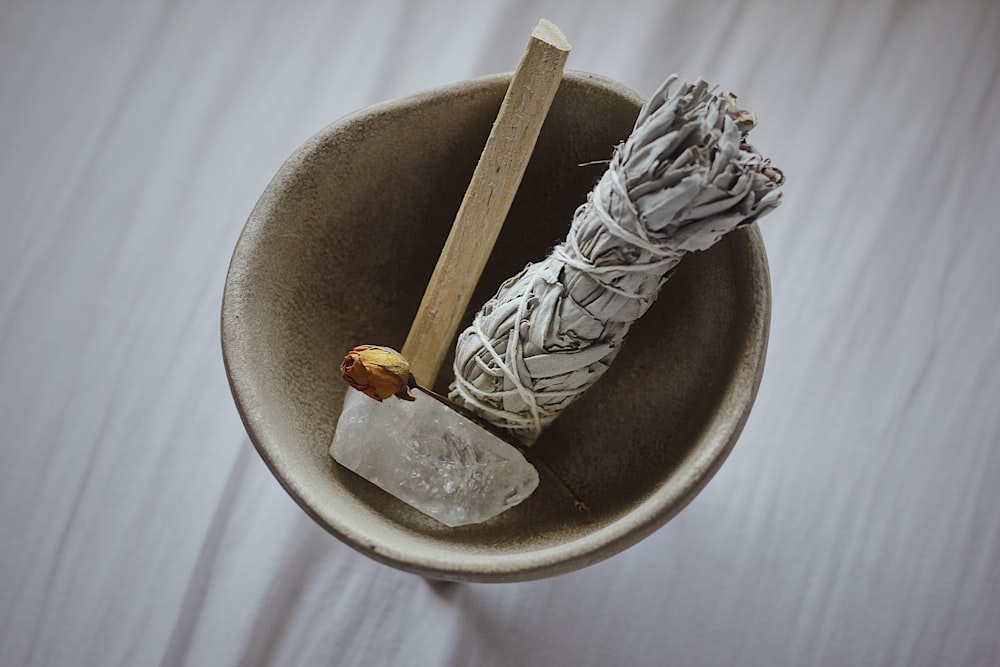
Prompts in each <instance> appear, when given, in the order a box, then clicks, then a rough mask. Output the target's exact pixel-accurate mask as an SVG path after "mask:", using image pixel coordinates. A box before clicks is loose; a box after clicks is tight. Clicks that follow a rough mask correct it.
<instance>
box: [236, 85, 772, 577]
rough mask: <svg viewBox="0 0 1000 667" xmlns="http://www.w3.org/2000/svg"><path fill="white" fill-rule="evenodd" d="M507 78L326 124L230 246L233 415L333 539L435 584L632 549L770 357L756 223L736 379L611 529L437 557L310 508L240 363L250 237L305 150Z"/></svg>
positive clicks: (683, 487)
mask: <svg viewBox="0 0 1000 667" xmlns="http://www.w3.org/2000/svg"><path fill="white" fill-rule="evenodd" d="M511 76H512V73H509V72H508V73H502V74H492V75H488V76H483V77H477V78H474V79H469V80H466V81H461V82H458V83H453V84H449V85H445V86H439V87H436V88H432V89H430V90H426V91H423V92H418V93H415V94H411V95H406V96H403V97H399V98H396V99H392V100H387V101H384V102H379V103H377V104H374V105H371V106H368V107H365V108H363V109H360V110H358V111H355V112H353V113H351V114H348V115H346V116H344V117H342V118H340V119H338V120H336V121H334V122H333V123H331V124H329V125H327V126H326V127H324V128H322V129H321V130H319V131H318V132H316V133H315V134H313V135H312V136H311V137H309V138H308V139H307V140H306V141H305V142H303V143H302V144H301V145H300V146H299V147H298V148H296V149H295V150H294V151H293V152H292V154H291V155H290V156H289V157H288V159H287V160H286V161H285V162H284V163H283V164H282V165H281V167H280V168H279V170H278V172H277V173H276V174H275V176H274V177H273V178H272V179H271V181H270V182H269V183H268V185H267V187H266V188H265V190H264V192H263V193H262V194H261V196H260V198H259V199H258V201H257V203H256V204H255V205H254V208H253V210H252V211H251V213H250V215H249V217H248V219H247V221H246V223H245V225H244V227H243V229H242V231H241V233H240V235H239V238H238V240H237V242H236V246H235V248H234V251H233V254H232V258H231V260H230V264H229V269H228V271H227V274H226V280H225V286H224V290H223V298H222V310H221V322H220V324H221V343H222V356H223V363H224V366H225V370H226V376H227V379H228V382H229V386H230V390H231V392H232V394H233V399H234V401H235V403H236V407H237V411H238V412H239V415H240V418H241V420H242V421H243V424H244V427H245V428H246V431H247V434H248V436H249V438H250V440H251V442H252V443H253V445H254V447H255V449H256V450H257V452H258V454H259V455H260V456H261V458H262V459H263V460H264V462H265V464H266V465H267V467H268V468H269V469H270V471H271V473H272V474H273V475H274V477H275V478H276V479H277V480H278V482H279V483H280V484H281V486H282V487H283V488H284V489H285V491H286V492H287V493H288V494H289V495H290V496H291V497H292V498H293V500H295V502H296V503H297V504H298V505H299V506H300V507H301V508H302V509H303V510H304V511H305V512H306V513H307V514H308V515H309V516H310V517H312V519H313V520H314V521H316V522H317V523H318V524H320V525H321V526H322V527H323V528H324V529H326V530H327V531H328V532H330V533H331V534H332V535H334V536H335V537H337V538H338V539H340V540H341V541H343V542H344V543H346V544H348V545H349V546H351V547H352V548H354V549H356V550H357V551H360V552H361V553H363V554H365V555H367V556H368V557H370V558H372V559H374V560H376V561H379V562H381V563H384V564H386V565H390V566H392V567H395V568H398V569H401V570H405V571H408V572H412V573H415V574H420V575H422V576H424V577H427V578H431V579H442V580H452V581H474V582H514V581H528V580H535V579H541V578H545V577H550V576H555V575H558V574H565V573H568V572H571V571H574V570H578V569H580V568H583V567H586V566H588V565H592V564H594V563H597V562H599V561H602V560H605V559H606V558H609V557H611V556H613V555H615V554H617V553H620V552H621V551H623V550H624V549H626V548H628V547H630V546H632V545H634V544H636V543H637V542H639V541H641V540H642V539H644V538H646V537H648V536H649V535H650V534H652V533H653V532H654V531H656V530H657V529H659V528H660V527H661V526H663V525H664V524H665V523H667V522H668V521H669V520H670V519H672V518H673V517H674V516H676V515H677V513H678V512H680V511H681V510H682V509H684V507H686V506H687V505H688V504H689V503H690V502H691V500H693V499H694V497H695V496H696V495H698V493H700V492H701V490H702V489H703V488H704V487H705V486H706V485H707V484H708V482H709V481H710V480H711V479H712V477H713V476H714V475H715V473H716V472H718V470H719V468H720V467H721V466H722V464H723V462H724V461H725V460H726V458H727V457H728V455H729V453H730V452H731V451H732V449H733V447H734V446H735V443H736V440H737V439H738V437H739V435H740V433H741V432H742V430H743V427H744V426H745V424H746V421H747V419H748V417H749V414H750V411H751V409H752V407H753V404H754V401H755V399H756V396H757V392H758V389H759V387H760V382H761V378H762V376H763V371H764V364H765V359H766V352H767V342H768V335H769V328H770V317H771V283H770V275H769V269H768V263H767V256H766V252H765V249H764V243H763V238H762V236H761V233H760V230H759V228H758V226H757V224H756V223H754V224H751V225H748V226H747V227H745V228H744V230H743V233H744V235H745V239H746V242H747V247H748V250H749V253H750V262H749V265H750V266H751V271H752V272H753V274H754V275H753V278H754V283H755V284H756V285H757V286H758V287H759V288H758V289H755V290H751V291H750V294H751V295H752V298H753V303H752V312H753V314H754V317H753V320H752V322H750V326H748V336H747V339H746V340H745V341H744V344H743V345H742V346H741V347H740V351H739V355H738V359H737V361H736V364H735V368H737V372H736V373H734V374H733V377H732V378H731V380H730V382H729V383H728V385H727V386H726V389H725V391H724V392H723V393H722V394H721V398H720V400H719V402H718V404H717V408H716V410H715V417H714V418H713V419H710V420H709V422H708V423H707V425H706V429H705V431H704V432H703V433H702V435H701V436H700V438H699V443H698V446H696V447H694V448H693V449H692V451H691V453H690V455H689V456H688V457H687V458H686V459H685V463H684V466H683V472H681V469H680V468H678V469H677V473H679V474H674V475H671V476H670V477H668V478H667V480H666V481H665V482H664V483H663V484H661V485H659V486H658V487H657V488H656V489H655V490H654V492H653V493H651V494H650V495H649V496H648V497H647V498H646V499H644V500H643V501H642V502H640V503H638V504H637V505H636V506H635V507H633V508H632V509H631V510H629V511H628V512H627V513H625V514H624V515H622V516H621V517H619V518H617V519H615V520H614V521H612V522H611V523H610V524H608V525H606V526H604V527H602V528H599V529H597V530H595V531H593V532H590V533H588V534H586V535H584V536H582V537H579V538H577V539H574V540H571V541H568V542H564V543H562V544H559V545H556V546H551V547H545V548H541V549H536V550H531V551H521V552H514V553H506V554H475V553H467V552H461V551H455V552H448V553H441V552H440V551H441V550H440V549H438V548H436V547H435V548H430V549H403V548H400V545H399V544H398V543H397V542H395V541H393V540H387V539H383V537H381V536H379V535H372V534H369V533H364V532H363V531H359V530H356V529H355V528H354V527H353V526H352V523H357V522H348V523H345V522H342V521H338V520H337V517H336V516H330V515H329V514H326V513H324V512H321V511H320V510H319V509H317V508H316V507H314V506H313V503H312V502H310V494H309V492H308V489H307V488H305V487H304V486H303V485H301V484H300V483H298V481H297V480H296V479H295V476H294V475H293V476H289V475H288V470H286V469H285V466H284V465H283V461H282V457H281V456H280V455H279V451H278V447H279V446H278V445H275V444H274V443H271V442H269V441H268V438H267V436H266V434H265V433H264V429H263V428H261V424H260V423H259V421H258V419H257V414H256V413H257V411H256V408H255V406H256V405H257V404H258V403H259V396H258V392H257V391H256V390H255V387H254V384H253V382H252V378H251V377H250V376H251V375H252V374H251V373H250V372H249V370H248V368H247V366H248V364H247V362H246V361H245V360H244V359H243V358H242V357H241V352H242V351H243V349H244V347H245V345H244V342H243V338H244V336H245V334H244V333H243V332H242V330H241V329H240V328H239V326H238V324H239V315H240V312H241V310H242V307H243V303H244V301H245V294H244V293H243V290H242V284H241V283H242V276H244V275H245V274H246V272H247V271H248V270H251V268H252V261H253V258H254V256H255V254H256V253H255V252H254V251H255V250H256V249H257V246H256V243H255V241H256V240H255V238H254V235H255V231H256V230H257V229H259V228H260V227H261V226H262V225H263V224H265V222H266V219H267V216H268V213H269V212H270V210H271V208H272V205H273V203H274V202H275V201H276V200H278V199H280V197H279V196H278V194H279V193H280V192H281V187H282V185H283V184H284V182H285V179H286V178H287V177H288V176H289V175H290V174H292V173H293V172H294V171H295V169H296V168H298V167H299V166H301V165H302V164H303V163H305V162H306V158H307V157H308V156H309V154H310V152H311V151H312V150H314V149H315V148H316V147H317V146H318V145H320V144H321V143H323V142H325V141H326V140H327V139H328V138H329V137H330V136H331V135H334V134H336V133H338V132H340V131H342V130H344V129H345V128H347V127H350V126H352V125H354V124H356V123H358V122H362V121H363V120H364V119H367V118H371V117H372V116H373V115H380V114H383V113H387V112H393V111H396V110H401V109H405V108H408V107H411V106H413V105H415V104H419V103H421V101H424V100H429V99H432V98H436V97H438V96H440V95H442V94H447V95H462V94H464V93H468V92H471V91H474V90H477V89H480V88H482V87H489V86H497V85H504V86H505V85H506V83H507V82H509V80H510V77H511ZM565 79H569V80H571V81H574V82H575V83H578V84H581V85H584V86H593V87H596V88H599V89H603V91H604V92H607V93H611V94H613V95H617V96H621V97H624V98H626V99H629V100H632V101H634V102H635V103H636V104H637V105H642V104H643V103H645V101H646V98H644V97H643V96H642V95H640V94H639V93H637V92H635V91H633V90H632V89H630V88H628V87H626V86H625V85H623V84H621V83H619V82H617V81H615V80H613V79H610V78H608V77H604V76H601V75H597V74H592V73H588V72H578V71H567V72H566V73H565V75H564V80H565Z"/></svg>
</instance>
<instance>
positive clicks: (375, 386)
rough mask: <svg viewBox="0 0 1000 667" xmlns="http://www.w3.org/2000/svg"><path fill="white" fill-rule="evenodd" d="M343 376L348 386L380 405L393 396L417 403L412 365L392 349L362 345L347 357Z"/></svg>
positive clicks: (343, 366)
mask: <svg viewBox="0 0 1000 667" xmlns="http://www.w3.org/2000/svg"><path fill="white" fill-rule="evenodd" d="M340 373H341V375H343V376H344V380H346V381H347V384H349V385H351V386H352V387H354V388H355V389H357V390H358V391H360V392H362V393H363V394H364V395H365V396H369V397H371V398H374V399H375V400H376V401H382V400H384V399H386V398H389V397H390V396H398V397H399V398H403V399H406V400H408V401H412V400H414V399H413V396H411V395H410V392H409V380H410V362H408V361H407V360H406V358H405V357H404V356H403V355H401V354H400V353H399V352H396V350H393V349H392V348H390V347H382V346H380V345H359V346H358V347H356V348H354V349H353V350H351V351H350V352H348V353H347V356H346V357H344V361H343V362H342V363H341V364H340Z"/></svg>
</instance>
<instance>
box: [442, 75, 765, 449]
mask: <svg viewBox="0 0 1000 667" xmlns="http://www.w3.org/2000/svg"><path fill="white" fill-rule="evenodd" d="M735 102H736V99H735V97H733V96H732V95H729V94H724V95H719V94H716V93H715V92H714V90H712V89H710V88H709V85H708V84H707V83H706V82H704V81H701V80H699V81H698V82H696V83H694V84H691V83H687V82H684V81H681V80H679V79H678V78H677V76H676V75H674V76H671V77H670V78H668V79H667V80H666V81H665V82H664V83H663V85H662V86H660V88H659V89H658V90H657V91H656V93H654V94H653V96H652V98H651V99H650V100H649V102H648V103H647V104H646V105H645V106H644V107H643V108H642V110H641V111H640V113H639V118H638V120H637V121H636V124H635V127H634V128H633V131H632V134H631V135H630V136H629V137H628V139H627V140H626V141H625V142H624V143H623V144H620V145H619V146H618V147H617V148H616V150H615V152H614V154H613V156H612V158H611V162H610V166H609V167H608V170H607V171H606V172H605V173H604V175H603V176H602V177H601V179H600V181H599V182H598V183H597V185H596V186H595V187H594V189H593V191H592V192H591V193H590V195H589V196H588V198H587V202H586V203H585V204H583V205H582V206H580V207H579V208H578V209H577V211H576V213H575V214H574V216H573V222H572V225H571V227H570V230H569V234H568V236H567V238H566V240H565V241H563V242H562V243H561V244H560V245H558V246H557V247H556V248H554V249H553V250H552V252H551V254H550V255H549V256H548V257H547V258H546V259H544V260H543V261H541V262H538V263H533V264H529V265H528V266H527V267H525V269H524V270H523V271H521V272H520V273H518V274H517V275H516V276H514V277H512V278H510V279H508V280H507V281H506V282H504V283H503V285H501V286H500V289H499V290H498V292H497V293H496V295H495V296H494V297H493V298H491V299H490V300H489V301H487V302H486V304H485V305H483V307H482V308H481V309H480V311H479V312H478V313H477V314H476V317H475V319H474V321H473V323H472V325H471V326H470V327H468V328H467V329H466V330H465V331H463V332H462V333H461V334H460V335H459V338H458V343H457V346H456V351H455V364H454V371H455V382H454V383H453V384H452V386H451V390H450V398H451V399H452V400H454V401H456V402H458V403H459V404H461V405H464V406H465V407H467V408H469V409H471V410H473V411H474V412H476V413H478V414H479V415H480V416H481V417H482V418H484V419H486V420H487V421H489V422H490V423H492V424H494V425H495V426H498V427H500V428H503V429H505V430H507V431H508V432H510V433H511V434H512V435H513V436H514V437H516V438H518V439H519V440H521V441H522V442H524V443H526V444H531V443H533V442H534V441H535V440H536V439H537V437H538V435H539V434H540V433H541V432H542V430H543V429H544V428H545V426H547V425H548V424H549V423H551V422H552V420H554V419H555V418H556V417H557V416H558V415H559V413H560V412H561V411H562V410H563V409H564V408H566V406H568V405H569V404H570V403H572V402H573V400H575V399H576V398H577V397H579V396H580V395H581V394H582V393H583V392H584V391H586V390H587V389H588V388H589V387H590V386H591V385H593V383H594V382H596V381H597V380H598V378H600V377H601V375H603V374H604V372H605V371H606V370H607V369H608V367H609V365H610V364H611V361H612V360H613V359H614V357H615V355H616V354H617V353H618V351H619V350H620V349H621V345H622V342H623V340H624V338H625V335H626V333H628V330H629V327H630V326H631V325H632V323H633V322H634V321H635V320H637V319H638V318H639V317H640V316H641V315H642V314H643V313H645V312H646V310H647V309H648V308H649V306H650V305H651V304H652V303H653V301H654V300H655V299H656V296H657V294H658V293H659V290H660V287H661V286H662V285H663V283H664V282H665V281H666V279H667V278H668V277H669V275H670V272H671V270H672V269H673V268H674V267H675V266H676V265H677V263H678V262H679V261H680V260H681V258H682V257H683V255H684V254H685V253H687V252H691V251H695V250H704V249H707V248H709V247H711V246H712V245H713V244H714V243H715V242H716V241H718V240H719V239H720V238H722V236H724V235H725V234H726V233H727V232H729V231H731V230H733V229H735V228H737V227H739V226H741V225H744V224H749V223H751V222H753V221H754V220H756V219H758V218H759V217H760V216H762V215H763V214H765V213H767V212H769V211H771V210H772V209H773V208H774V207H775V206H777V205H778V203H779V201H780V198H781V191H780V189H779V187H778V186H780V185H781V182H782V180H783V177H782V175H781V172H780V171H778V170H777V169H775V168H774V167H771V166H770V163H769V161H768V160H766V159H764V158H763V157H761V155H760V154H759V153H758V152H757V151H756V150H755V149H754V148H753V147H752V146H750V145H749V144H747V143H746V134H747V133H748V132H749V131H750V129H751V128H752V127H753V126H754V124H755V123H756V119H755V118H754V116H753V115H752V114H750V113H749V112H746V111H742V110H740V109H739V108H738V107H737V106H736V103H735Z"/></svg>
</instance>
